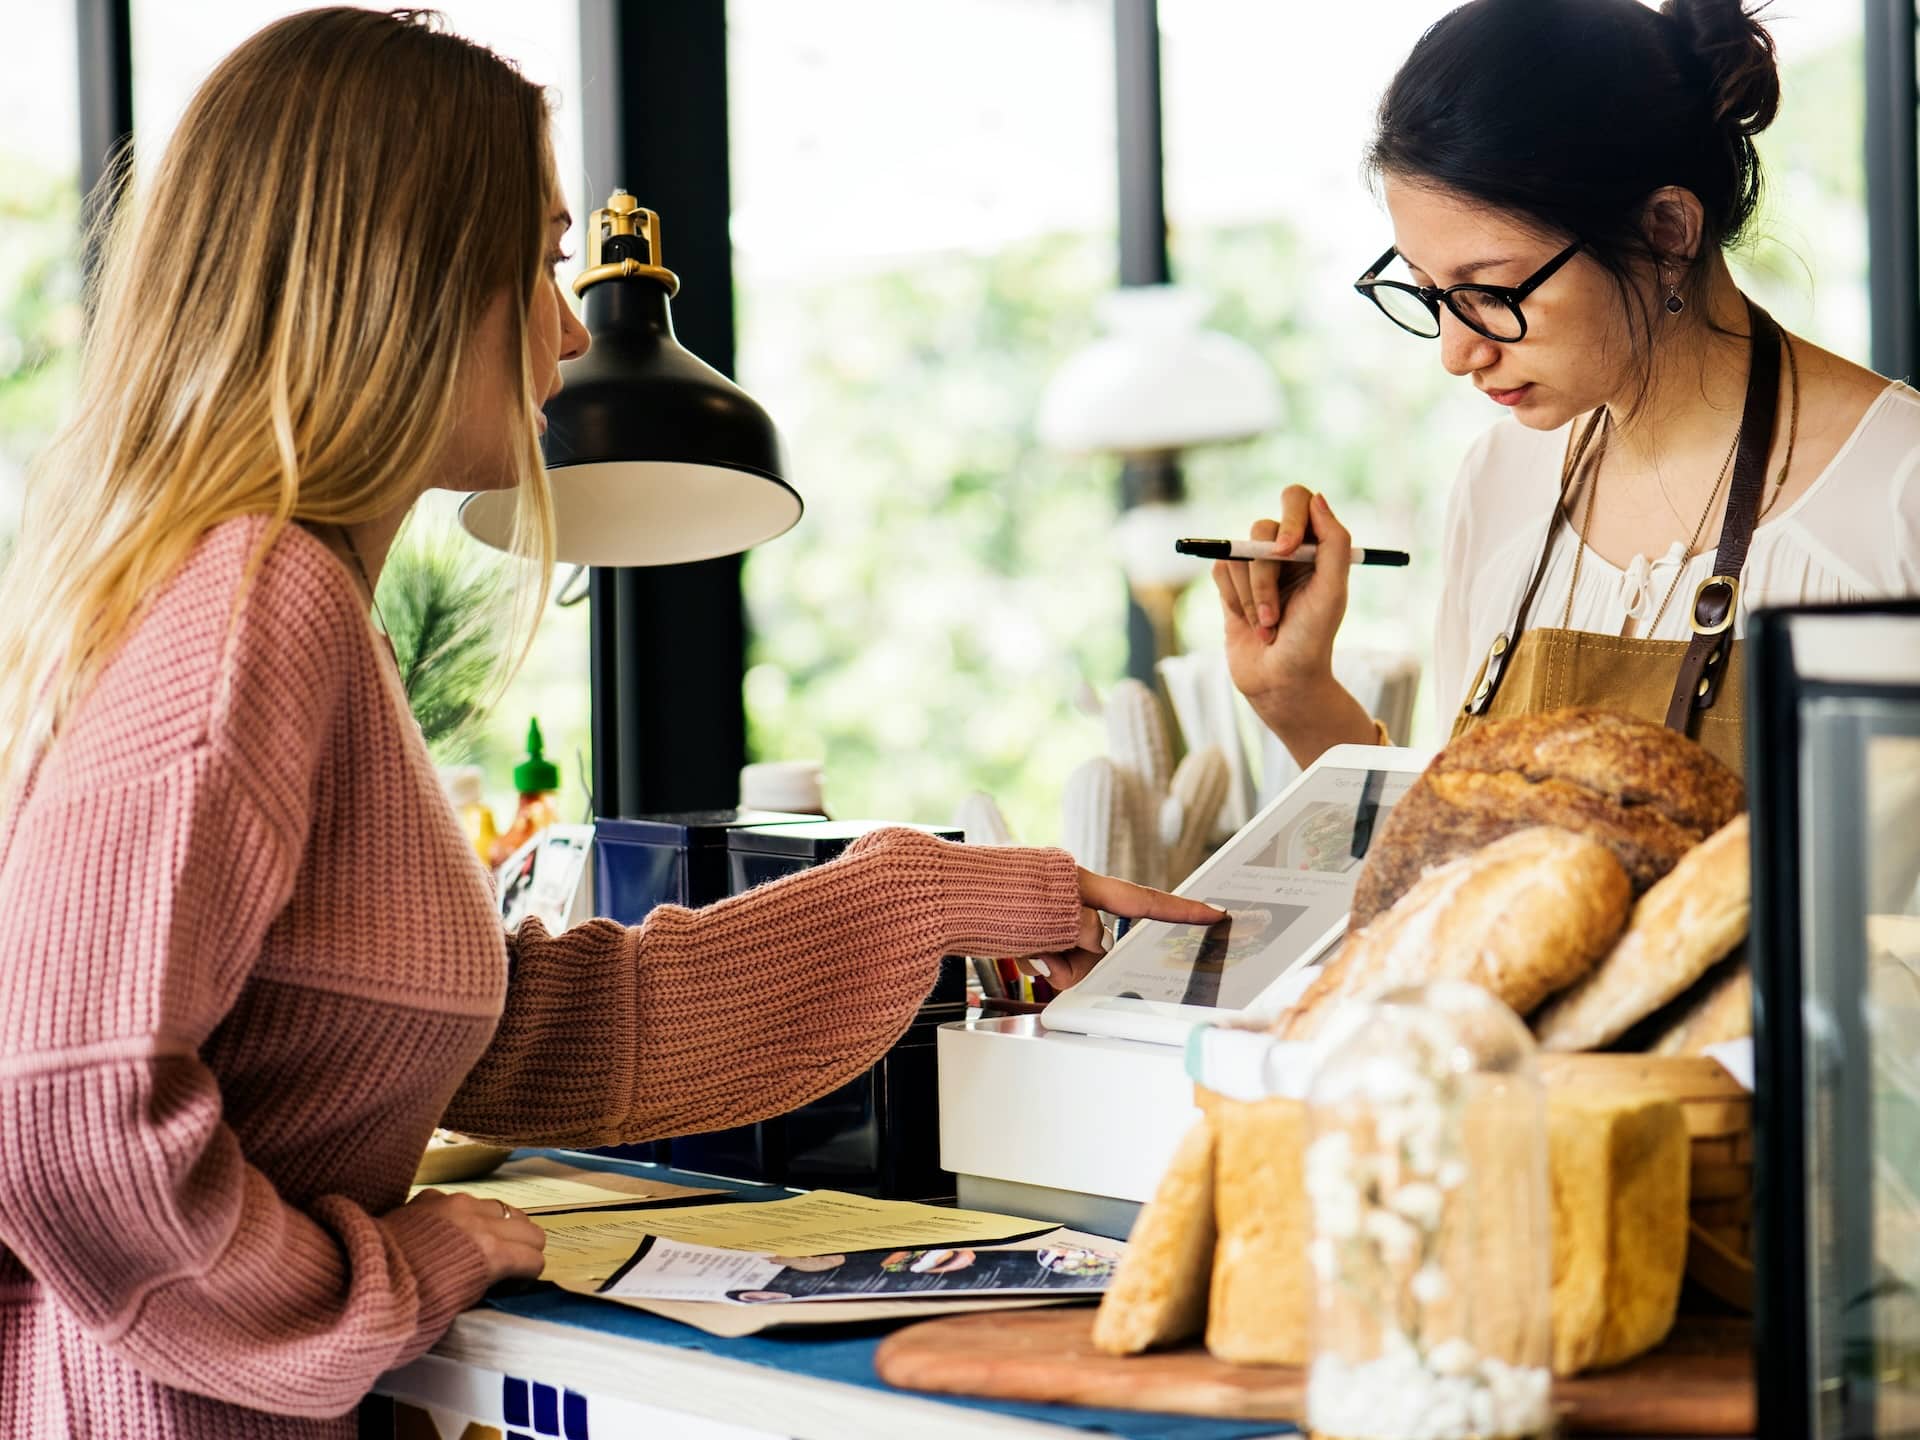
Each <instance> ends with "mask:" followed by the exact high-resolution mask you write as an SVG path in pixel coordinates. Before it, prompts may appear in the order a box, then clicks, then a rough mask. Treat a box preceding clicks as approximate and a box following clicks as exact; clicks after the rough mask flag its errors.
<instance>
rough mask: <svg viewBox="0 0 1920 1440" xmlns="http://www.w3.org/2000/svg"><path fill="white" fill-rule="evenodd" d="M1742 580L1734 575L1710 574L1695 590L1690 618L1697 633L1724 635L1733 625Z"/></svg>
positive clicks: (1694, 631)
mask: <svg viewBox="0 0 1920 1440" xmlns="http://www.w3.org/2000/svg"><path fill="white" fill-rule="evenodd" d="M1739 598H1740V581H1739V580H1738V579H1737V578H1735V577H1734V576H1732V575H1709V576H1707V578H1706V579H1704V580H1702V581H1701V582H1700V584H1699V586H1698V587H1697V588H1696V589H1695V590H1694V592H1693V610H1692V612H1691V614H1690V615H1689V617H1688V618H1689V620H1690V621H1691V623H1692V625H1693V633H1694V634H1696V635H1724V634H1725V633H1726V632H1727V631H1728V630H1729V629H1731V628H1732V626H1733V615H1734V610H1735V609H1736V602H1737V601H1738V600H1739Z"/></svg>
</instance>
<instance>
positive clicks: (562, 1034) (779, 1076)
mask: <svg viewBox="0 0 1920 1440" xmlns="http://www.w3.org/2000/svg"><path fill="white" fill-rule="evenodd" d="M1079 906H1080V902H1079V885H1078V872H1077V870H1076V868H1075V866H1074V863H1073V859H1072V857H1071V856H1070V855H1068V854H1067V853H1066V852H1065V851H1063V850H1036V849H1010V848H1008V849H1003V848H997V847H990V846H976V845H956V844H951V843H948V842H945V841H941V840H937V839H934V838H933V837H932V836H929V835H925V834H922V833H921V832H919V831H913V830H886V831H881V832H879V833H877V834H875V835H870V836H867V837H864V838H863V839H862V840H861V841H860V842H859V843H857V844H856V845H854V846H852V847H851V848H850V849H849V850H848V852H847V854H846V855H845V856H843V857H842V858H841V859H839V860H837V861H835V862H833V863H832V864H829V865H823V866H820V867H818V868H817V869H813V870H808V871H804V872H802V873H800V874H798V875H794V876H791V877H789V878H787V879H784V880H780V881H776V882H774V883H772V884H770V885H764V886H762V887H760V888H759V889H757V890H754V891H752V892H751V893H749V894H746V895H741V896H737V897H735V898H733V899H731V900H723V901H721V902H719V903H717V904H714V905H710V906H707V907H705V908H704V909H700V910H687V909H684V908H681V907H679V906H662V907H661V908H660V909H658V910H655V911H654V912H653V913H652V914H651V915H650V916H648V917H647V919H646V921H645V923H643V924H641V925H638V926H635V927H632V928H626V927H622V926H620V925H616V924H614V923H613V922H612V921H607V920H596V921H593V922H591V923H589V924H586V925H579V926H575V927H574V928H573V929H571V930H568V931H567V932H565V933H564V934H561V935H551V936H550V935H548V934H547V933H546V932H545V931H544V930H543V929H542V928H541V927H540V925H539V923H538V922H537V921H527V922H524V923H523V924H522V925H521V927H520V929H519V932H518V934H517V936H516V937H515V938H514V939H513V941H512V942H511V947H510V948H511V952H512V967H513V969H512V978H511V980H510V982H509V985H508V989H507V1006H506V1013H505V1016H504V1018H503V1019H502V1021H501V1025H500V1028H499V1030H498V1032H497V1033H496V1035H495V1037H494V1041H493V1044H492V1046H491V1048H490V1049H489V1050H488V1052H487V1054H486V1056H485V1057H484V1058H483V1059H482V1061H481V1062H480V1064H479V1065H478V1066H476V1067H475V1069H474V1071H473V1073H472V1074H471V1075H470V1076H469V1077H468V1078H467V1081H466V1083H465V1084H464V1085H463V1086H462V1087H461V1089H460V1092H459V1094H458V1095H457V1096H456V1097H455V1100H454V1102H453V1106H452V1108H451V1110H450V1111H449V1113H448V1116H447V1121H446V1123H447V1124H448V1125H449V1126H450V1127H452V1128H453V1129H456V1130H459V1131H461V1132H462V1133H464V1134H468V1135H474V1136H478V1137H482V1138H491V1139H499V1140H502V1141H510V1142H517V1143H541V1144H552V1145H612V1144H621V1143H626V1142H631V1141H637V1140H646V1139H652V1138H655V1137H659V1136H665V1135H680V1134H688V1133H691V1132H696V1131H701V1130H708V1129H717V1128H723V1127H726V1126H729V1125H740V1124H745V1123H747V1122H749V1121H753V1120H759V1119H764V1118H766V1117H768V1116H772V1115H780V1114H784V1113H786V1112H787V1111H789V1110H792V1109H794V1108H795V1107H797V1106H799V1105H803V1104H805V1103H806V1102H808V1101H809V1100H812V1099H815V1098H817V1097H819V1096H821V1095H824V1094H826V1093H827V1092H828V1091H830V1090H832V1089H834V1088H835V1087H837V1086H840V1085H843V1084H845V1083H846V1082H847V1081H849V1080H851V1079H852V1078H853V1077H855V1076H856V1075H858V1074H860V1073H861V1072H862V1071H863V1070H866V1069H867V1068H868V1067H870V1066H871V1065H872V1064H873V1063H874V1062H875V1061H876V1060H878V1059H879V1057H880V1056H881V1055H882V1054H884V1053H885V1052H886V1050H887V1048H888V1047H889V1046H890V1045H892V1044H893V1042H894V1041H895V1040H897V1039H898V1038H899V1037H900V1035H901V1034H902V1033H903V1032H904V1031H905V1029H906V1027H907V1025H908V1023H909V1022H910V1021H911V1020H912V1018H913V1012H914V1011H915V1009H916V1008H918V1006H919V1004H920V1002H921V1001H922V1000H923V999H925V997H926V995H927V992H928V991H929V990H930V989H931V988H932V986H933V982H934V979H935V976H936V973H937V966H938V964H939V959H940V956H942V955H943V954H948V953H954V952H959V953H978V954H988V955H992V954H1032V953H1042V952H1045V951H1049V950H1058V949H1065V948H1068V947H1070V946H1071V945H1072V944H1073V943H1074V936H1075V932H1076V927H1077V925H1078V922H1079V913H1080V908H1079Z"/></svg>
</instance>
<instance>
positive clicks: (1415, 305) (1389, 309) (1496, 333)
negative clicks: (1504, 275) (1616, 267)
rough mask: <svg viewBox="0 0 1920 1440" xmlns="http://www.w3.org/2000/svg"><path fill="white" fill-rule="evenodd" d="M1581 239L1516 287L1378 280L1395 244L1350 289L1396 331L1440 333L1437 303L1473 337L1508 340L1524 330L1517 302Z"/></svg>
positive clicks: (1571, 252)
mask: <svg viewBox="0 0 1920 1440" xmlns="http://www.w3.org/2000/svg"><path fill="white" fill-rule="evenodd" d="M1581 243H1582V242H1581V241H1578V240H1576V241H1574V242H1573V243H1572V244H1571V245H1569V246H1567V248H1566V249H1564V250H1562V251H1561V252H1560V253H1559V254H1558V255H1556V256H1554V257H1553V258H1552V259H1551V260H1549V261H1547V263H1546V264H1544V265H1542V266H1541V267H1540V268H1539V269H1538V270H1536V271H1534V272H1533V274H1531V275H1529V276H1528V277H1527V278H1526V279H1524V280H1522V281H1521V282H1520V283H1519V284H1518V285H1448V286H1446V287H1445V288H1444V289H1442V288H1441V287H1440V286H1437V285H1409V284H1407V283H1406V282H1405V281H1402V280H1382V279H1380V278H1379V276H1380V272H1381V271H1382V270H1384V269H1386V268H1387V266H1389V265H1390V264H1392V263H1393V260H1394V257H1395V256H1397V255H1399V253H1400V251H1399V248H1398V247H1397V246H1393V245H1389V246H1388V247H1387V253H1386V254H1384V255H1382V256H1381V257H1380V258H1379V259H1378V260H1376V261H1374V262H1373V264H1371V265H1369V266H1368V267H1367V273H1366V274H1364V275H1362V276H1361V277H1360V278H1359V279H1358V280H1356V281H1354V282H1353V288H1354V289H1356V290H1358V291H1359V292H1360V293H1361V294H1362V295H1364V296H1366V297H1367V298H1368V299H1369V300H1371V301H1373V303H1374V304H1376V305H1378V306H1379V307H1380V311H1381V313H1382V314H1383V315H1385V316H1386V317H1387V318H1388V319H1389V320H1391V321H1393V323H1394V324H1396V325H1398V326H1399V327H1400V328H1401V329H1402V330H1407V331H1411V332H1412V333H1413V334H1415V335H1418V336H1420V337H1421V338H1422V339H1424V340H1432V339H1434V338H1435V337H1437V336H1438V335H1439V334H1440V307H1441V306H1442V305H1445V306H1446V307H1447V309H1449V310H1451V311H1452V312H1453V315H1454V318H1455V319H1456V320H1458V321H1459V322H1460V323H1461V324H1462V325H1464V326H1466V327H1467V328H1468V329H1469V330H1471V331H1473V332H1474V333H1475V334H1476V335H1484V336H1486V337H1487V339H1489V340H1498V341H1500V342H1502V343H1503V344H1504V343H1510V342H1512V341H1515V340H1523V339H1525V338H1526V334H1527V317H1526V316H1525V315H1523V314H1522V313H1521V311H1520V302H1521V301H1522V300H1524V299H1526V298H1527V296H1529V295H1531V294H1532V293H1533V292H1534V291H1536V290H1538V289H1539V288H1540V287H1541V286H1542V285H1544V284H1546V283H1547V281H1549V280H1551V279H1552V278H1553V276H1554V273H1555V272H1556V271H1558V270H1559V269H1560V267H1561V266H1562V265H1564V264H1566V263H1567V261H1569V260H1571V259H1572V258H1573V257H1574V254H1575V252H1577V251H1578V250H1579V249H1580V246H1581Z"/></svg>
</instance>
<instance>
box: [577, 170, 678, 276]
mask: <svg viewBox="0 0 1920 1440" xmlns="http://www.w3.org/2000/svg"><path fill="white" fill-rule="evenodd" d="M621 236H626V237H629V238H632V239H635V240H638V241H639V247H640V248H641V249H643V250H644V251H645V252H646V253H645V258H640V257H637V256H633V255H623V256H621V257H620V258H619V259H617V260H605V259H603V258H602V254H603V247H604V246H605V245H606V244H607V242H608V241H610V240H613V239H615V238H617V237H621ZM619 248H621V249H631V248H633V247H630V246H621V247H619ZM631 275H645V276H647V277H649V278H650V279H654V280H658V281H659V282H660V283H661V284H662V285H664V286H665V287H666V291H667V298H668V299H672V298H673V297H674V296H675V295H677V294H679V293H680V277H679V276H678V275H676V274H674V273H673V272H672V271H671V270H669V269H667V268H666V267H665V266H664V265H662V264H661V263H660V217H659V216H658V215H656V214H654V213H653V211H651V210H643V209H641V208H640V206H639V204H638V202H636V201H635V200H634V198H633V196H631V195H629V194H628V193H627V192H626V191H624V190H616V191H614V192H613V194H611V195H609V196H608V197H607V204H606V208H605V209H601V210H596V211H594V212H593V214H592V216H591V217H589V219H588V220H587V268H586V269H585V270H582V271H581V272H580V274H579V276H578V278H576V279H575V280H574V282H573V293H574V294H575V295H585V294H586V293H587V291H589V290H591V289H592V288H593V287H594V286H595V285H598V284H599V283H600V282H601V281H603V280H623V279H625V278H627V277H628V276H631Z"/></svg>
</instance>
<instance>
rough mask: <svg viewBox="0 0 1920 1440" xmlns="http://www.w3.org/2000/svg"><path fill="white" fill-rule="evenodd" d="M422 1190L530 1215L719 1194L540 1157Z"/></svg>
mask: <svg viewBox="0 0 1920 1440" xmlns="http://www.w3.org/2000/svg"><path fill="white" fill-rule="evenodd" d="M422 1190H442V1191H445V1192H446V1193H447V1194H449V1195H475V1196H478V1197H480V1198H481V1199H483V1200H500V1201H503V1202H505V1203H506V1204H508V1205H511V1206H513V1207H514V1208H515V1209H516V1210H524V1211H526V1212H527V1213H528V1214H529V1215H539V1214H542V1213H549V1212H552V1211H557V1210H583V1209H590V1208H593V1207H596V1206H606V1205H636V1204H641V1203H644V1202H646V1201H649V1200H684V1199H687V1198H689V1197H692V1196H698V1195H717V1194H720V1193H721V1192H720V1191H718V1190H711V1189H707V1190H700V1189H694V1188H692V1187H691V1186H687V1185H669V1184H667V1183H666V1182H665V1181H664V1180H649V1179H645V1178H643V1177H640V1176H636V1175H621V1174H615V1173H613V1172H611V1171H603V1170H588V1169H584V1168H582V1167H580V1166H577V1165H567V1164H563V1163H562V1162H560V1161H558V1160H550V1159H548V1158H546V1157H545V1156H542V1155H532V1156H528V1157H527V1158H526V1159H524V1160H511V1161H509V1162H508V1163H507V1164H505V1165H502V1166H501V1167H500V1168H499V1169H498V1170H496V1171H494V1172H493V1173H492V1174H491V1175H488V1176H487V1177H485V1178H484V1179H480V1180H456V1181H448V1182H446V1183H445V1184H440V1185H416V1186H414V1187H413V1191H412V1193H413V1194H414V1195H418V1194H419V1193H420V1192H421V1191H422Z"/></svg>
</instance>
